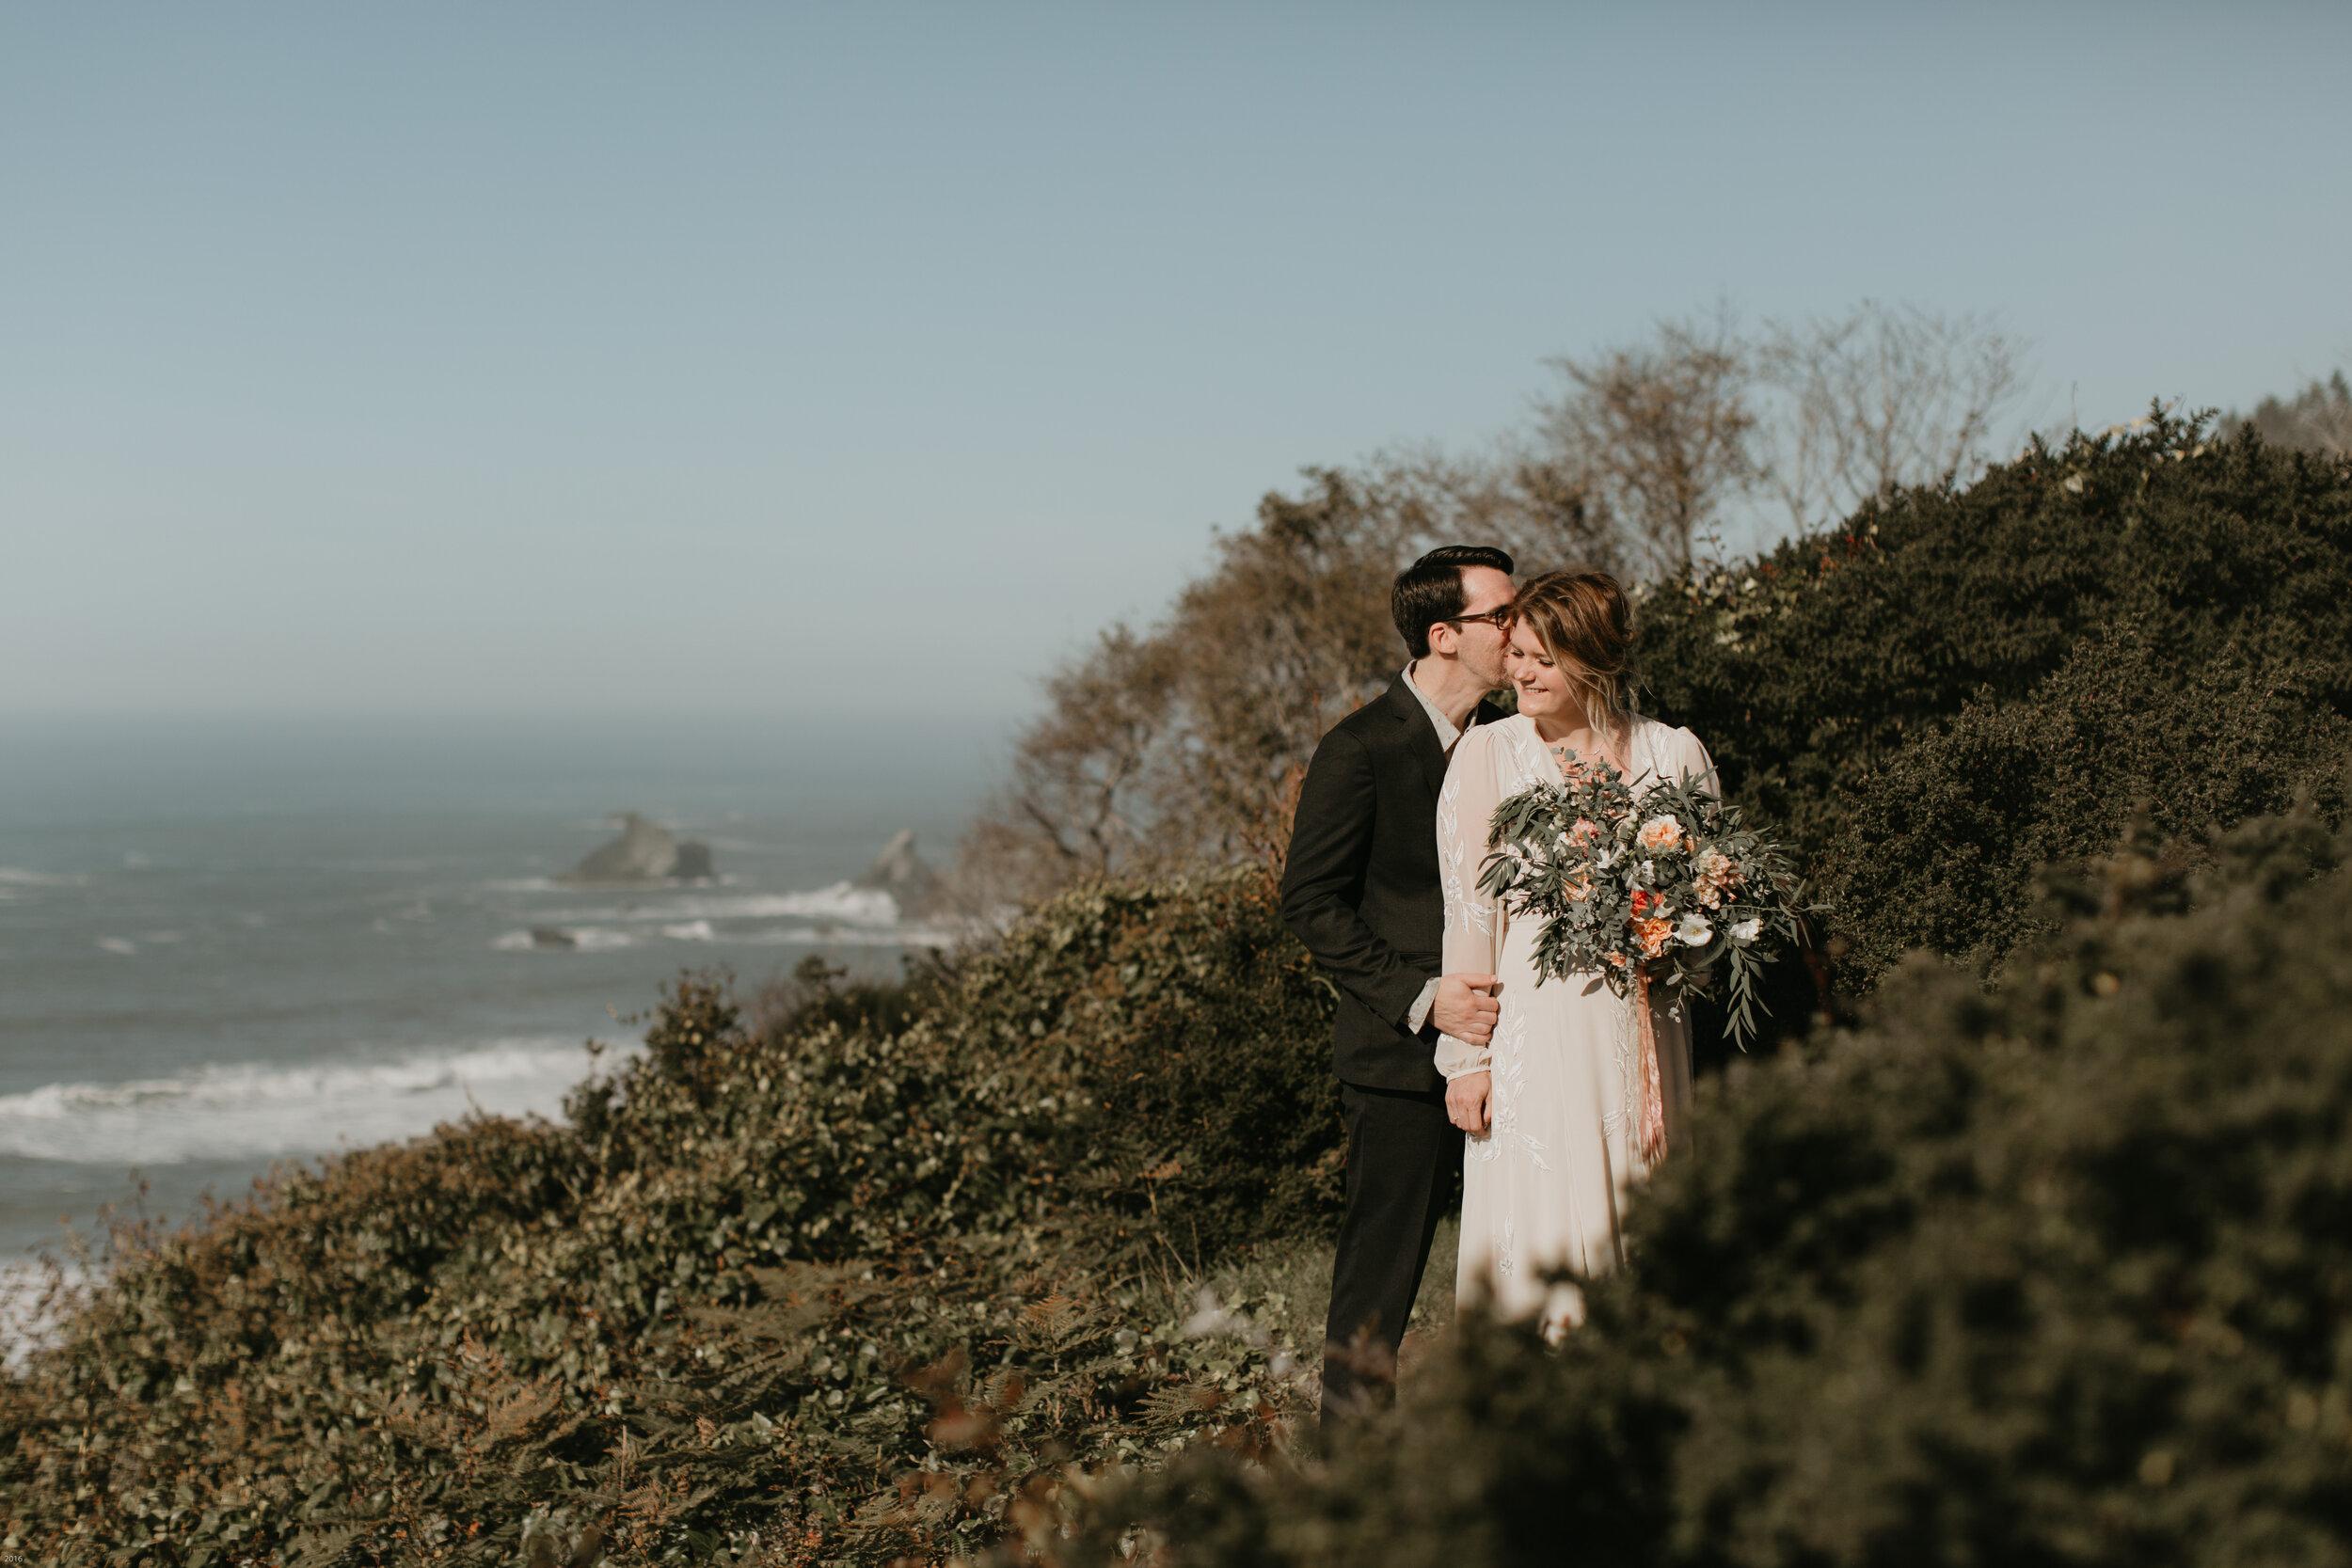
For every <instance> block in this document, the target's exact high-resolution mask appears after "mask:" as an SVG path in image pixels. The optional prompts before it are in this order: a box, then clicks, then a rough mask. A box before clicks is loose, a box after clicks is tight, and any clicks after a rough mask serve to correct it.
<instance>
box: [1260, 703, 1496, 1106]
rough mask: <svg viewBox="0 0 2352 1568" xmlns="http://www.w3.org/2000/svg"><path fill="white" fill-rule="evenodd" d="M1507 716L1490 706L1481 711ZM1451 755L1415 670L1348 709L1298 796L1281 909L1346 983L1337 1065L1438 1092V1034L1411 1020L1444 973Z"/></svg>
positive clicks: (1382, 1083)
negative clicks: (1412, 681) (1416, 687)
mask: <svg viewBox="0 0 2352 1568" xmlns="http://www.w3.org/2000/svg"><path fill="white" fill-rule="evenodd" d="M1502 717H1503V714H1502V710H1501V709H1499V708H1497V707H1495V706H1493V705H1490V704H1486V703H1481V704H1480V705H1479V706H1478V722H1480V723H1482V724H1491V723H1494V722H1496V721H1499V720H1501V719H1502ZM1445 766H1446V764H1445V752H1443V751H1441V750H1439V749H1438V732H1437V731H1436V730H1435V729H1433V728H1432V727H1431V726H1430V723H1429V715H1428V714H1427V713H1426V712H1424V711H1422V705H1421V700H1420V699H1419V698H1418V697H1416V696H1414V695H1413V693H1412V691H1411V690H1410V689H1407V688H1406V684H1405V677H1404V676H1403V675H1399V676H1397V678H1396V679H1395V680H1394V681H1392V682H1391V683H1390V686H1389V689H1388V690H1386V691H1384V692H1382V693H1381V694H1380V695H1379V696H1378V697H1376V698H1375V699H1374V700H1373V701H1371V702H1369V703H1366V704H1365V705H1363V706H1362V707H1359V708H1358V709H1357V710H1356V711H1355V712H1354V713H1351V714H1349V715H1348V716H1347V717H1346V718H1344V719H1343V720H1341V721H1339V722H1338V723H1337V724H1335V725H1333V726H1332V728H1331V733H1330V734H1328V735H1327V736H1324V737H1323V743H1322V744H1321V745H1319V746H1317V747H1316V748H1315V756H1314V761H1312V762H1311V763H1310V764H1308V766H1307V779H1306V783H1305V784H1303V785H1302V786H1301V787H1300V789H1299V794H1298V816H1297V818H1296V820H1295V823H1294V824H1293V826H1292V829H1291V847H1290V857H1289V861H1288V863H1286V864H1285V865H1284V867H1283V870H1282V919H1283V921H1284V923H1285V924H1287V925H1288V926H1289V927H1290V928H1291V930H1292V931H1293V932H1294V933H1295V934H1296V935H1297V937H1298V940H1299V941H1300V942H1304V943H1305V944H1306V947H1307V951H1308V952H1310V953H1311V954H1313V955H1314V958H1315V961H1316V962H1317V963H1319V964H1321V965H1322V966H1323V968H1324V971H1325V973H1327V974H1329V975H1330V976H1331V978H1332V979H1333V980H1335V981H1337V982H1338V983H1339V990H1340V1010H1339V1018H1338V1019H1337V1021H1336V1022H1334V1024H1333V1027H1332V1041H1331V1048H1332V1049H1331V1055H1332V1069H1333V1070H1334V1071H1336V1072H1337V1073H1338V1074H1339V1075H1340V1077H1341V1078H1342V1079H1343V1080H1345V1081H1346V1082H1348V1083H1350V1084H1360V1085H1364V1086H1365V1087H1367V1088H1375V1089H1416V1090H1423V1091H1426V1090H1431V1089H1437V1088H1441V1087H1443V1086H1444V1084H1445V1079H1444V1077H1443V1076H1442V1075H1440V1074H1439V1073H1438V1069H1437V1067H1436V1065H1435V1064H1434V1063H1433V1062H1432V1061H1431V1060H1430V1048H1431V1045H1432V1043H1433V1041H1434V1036H1433V1035H1432V1034H1431V1033H1430V1032H1429V1031H1428V1030H1426V1029H1423V1030H1422V1032H1421V1033H1420V1034H1419V1035H1416V1034H1414V1033H1413V1032H1411V1031H1410V1030H1408V1029H1407V1028H1406V1025H1405V1017H1406V1013H1408V1012H1409V1011H1411V1009H1412V1006H1413V1003H1414V1001H1415V1000H1416V999H1417V998H1419V997H1420V995H1421V992H1422V987H1423V986H1425V985H1427V984H1428V983H1429V980H1430V978H1431V977H1432V976H1433V975H1435V974H1437V973H1438V962H1439V954H1440V951H1441V949H1442V947H1443V945H1444V934H1445V899H1444V896H1443V895H1441V894H1440V893H1439V892H1438V788H1439V787H1440V786H1441V785H1443V784H1444V783H1445Z"/></svg>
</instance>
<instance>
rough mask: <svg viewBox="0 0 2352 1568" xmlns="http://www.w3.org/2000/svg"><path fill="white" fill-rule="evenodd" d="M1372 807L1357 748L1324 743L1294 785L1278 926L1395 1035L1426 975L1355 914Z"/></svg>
mask: <svg viewBox="0 0 2352 1568" xmlns="http://www.w3.org/2000/svg"><path fill="white" fill-rule="evenodd" d="M1375 802H1376V797H1375V792H1374V785H1373V774H1372V757H1371V755H1370V753H1368V752H1366V751H1365V750H1364V746H1363V743H1362V742H1361V741H1359V740H1358V739H1357V738H1356V737H1355V736H1351V735H1349V734H1347V733H1346V732H1345V731H1343V730H1333V731H1332V732H1331V733H1330V734H1329V735H1327V736H1324V737H1323V744H1322V745H1320V746H1318V747H1316V748H1315V755H1314V760H1313V761H1312V762H1310V763H1309V764H1308V765H1307V778H1306V782H1305V783H1304V784H1301V785H1300V786H1299V791H1298V814H1297V816H1295V818H1294V819H1293V823H1292V827H1291V846H1290V855H1289V857H1288V860H1287V863H1285V864H1284V866H1283V870H1282V920H1283V923H1284V924H1285V925H1287V926H1289V927H1290V928H1291V933H1292V934H1293V935H1294V936H1295V937H1297V938H1298V940H1299V942H1301V943H1302V944H1303V945H1304V946H1305V947H1306V949H1307V951H1308V952H1309V953H1311V954H1312V955H1314V959H1315V962H1317V963H1318V964H1321V965H1322V966H1323V968H1324V971H1325V972H1326V973H1327V974H1329V975H1330V976H1331V978H1332V979H1334V980H1336V981H1337V982H1339V984H1340V985H1341V986H1342V987H1343V988H1344V989H1345V990H1346V991H1347V993H1348V994H1349V995H1350V996H1353V997H1354V998H1355V999H1356V1000H1357V1001H1359V1002H1360V1003H1362V1004H1363V1005H1364V1006H1366V1007H1369V1008H1370V1009H1371V1010H1372V1011H1373V1013H1374V1015H1375V1016H1376V1017H1379V1018H1383V1019H1386V1020H1387V1021H1388V1022H1391V1023H1393V1024H1395V1025H1396V1026H1397V1027H1398V1028H1400V1029H1402V1028H1406V1027H1408V1026H1409V1021H1408V1019H1407V1014H1408V1013H1409V1012H1410V1011H1411V1009H1412V1006H1413V1004H1414V1003H1415V1002H1416V1001H1418V1000H1419V999H1420V997H1421V993H1422V987H1424V986H1425V985H1427V984H1428V982H1429V981H1430V980H1431V979H1433V978H1434V976H1433V975H1432V974H1430V973H1429V972H1428V970H1426V969H1424V968H1422V967H1421V966H1420V965H1418V964H1414V963H1411V962H1409V961H1407V960H1406V958H1405V956H1404V955H1403V954H1401V953H1399V952H1398V951H1397V950H1396V949H1395V948H1393V947H1391V946H1390V945H1389V944H1388V943H1387V942H1384V941H1382V940H1381V939H1380V938H1379V937H1378V936H1376V935H1375V934H1374V932H1373V929H1372V927H1369V926H1367V925H1365V924H1364V920H1363V916H1361V915H1359V914H1358V913H1357V912H1356V905H1357V902H1358V901H1359V899H1360V898H1361V897H1362V896H1363V888H1364V872H1365V868H1366V866H1367V865H1368V863H1370V861H1371V859H1372V835H1373V829H1374V826H1375V821H1376V816H1377V808H1376V803H1375Z"/></svg>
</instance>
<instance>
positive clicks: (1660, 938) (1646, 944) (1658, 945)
mask: <svg viewBox="0 0 2352 1568" xmlns="http://www.w3.org/2000/svg"><path fill="white" fill-rule="evenodd" d="M1674 934H1675V927H1674V922H1673V921H1671V920H1658V919H1650V920H1637V921H1635V922H1634V923H1633V935H1634V937H1635V938H1636V939H1637V940H1638V941H1639V942H1641V944H1642V957H1644V958H1656V957H1658V955H1659V954H1661V953H1663V952H1664V951H1665V950H1666V942H1667V941H1668V940H1669V939H1671V938H1672V937H1673V936H1674Z"/></svg>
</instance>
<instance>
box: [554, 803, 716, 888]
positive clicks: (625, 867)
mask: <svg viewBox="0 0 2352 1568" xmlns="http://www.w3.org/2000/svg"><path fill="white" fill-rule="evenodd" d="M620 820H621V836H620V837H619V838H616V839H614V840H613V841H612V843H610V844H608V845H606V846H605V847H603V848H601V849H598V850H596V852H595V853H593V854H591V855H590V856H589V857H588V858H587V859H586V860H583V861H581V862H580V863H579V864H578V865H576V866H574V867H572V869H571V870H570V871H569V872H568V873H567V874H565V875H564V876H562V877H559V878H557V880H558V881H562V882H572V883H582V884H591V885H595V886H600V887H645V886H648V885H652V884H656V883H674V882H693V881H708V880H709V879H711V877H712V875H713V873H712V871H711V869H710V846H708V845H707V844H701V843H697V842H696V841H695V840H693V839H691V838H690V839H686V840H683V841H681V840H679V839H678V838H677V837H675V835H674V834H672V833H671V832H670V830H669V829H667V828H665V827H663V826H661V824H660V823H659V822H648V821H646V820H645V819H644V817H642V816H638V815H637V814H636V813H635V812H633V811H625V812H623V813H621V817H620Z"/></svg>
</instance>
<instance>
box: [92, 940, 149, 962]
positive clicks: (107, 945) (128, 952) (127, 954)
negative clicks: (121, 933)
mask: <svg viewBox="0 0 2352 1568" xmlns="http://www.w3.org/2000/svg"><path fill="white" fill-rule="evenodd" d="M98 945H99V946H101V947H103V948H104V949H105V950H106V951H107V952H109V953H119V954H121V955H122V956H123V957H124V958H131V957H133V956H134V955H135V954H136V953H137V952H138V950H139V944H138V943H137V942H133V941H132V940H131V939H130V938H129V937H100V938H99V939H98Z"/></svg>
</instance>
